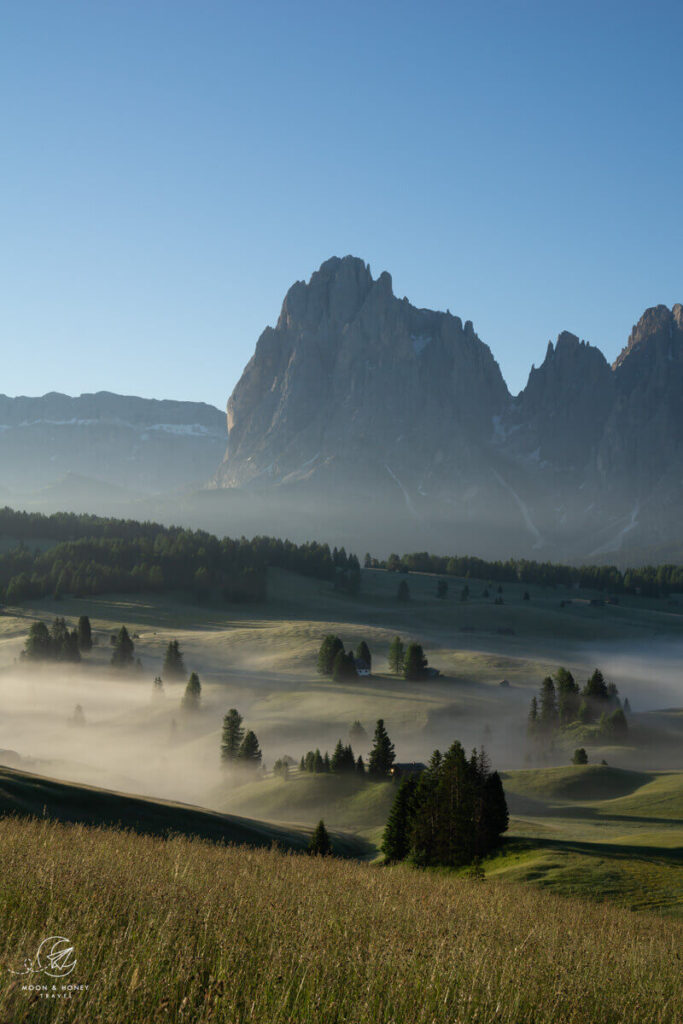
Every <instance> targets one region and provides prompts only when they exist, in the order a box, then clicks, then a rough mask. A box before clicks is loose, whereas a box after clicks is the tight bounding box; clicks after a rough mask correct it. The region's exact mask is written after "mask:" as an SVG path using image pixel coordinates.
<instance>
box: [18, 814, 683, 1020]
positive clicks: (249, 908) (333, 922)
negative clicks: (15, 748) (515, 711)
mask: <svg viewBox="0 0 683 1024" xmlns="http://www.w3.org/2000/svg"><path fill="white" fill-rule="evenodd" d="M0 852H1V856H2V863H3V869H4V870H3V872H2V874H1V875H0V907H1V908H2V910H1V913H2V929H1V931H0V956H1V961H2V964H3V965H4V966H5V968H6V969H5V970H3V971H2V974H1V975H0V978H1V984H2V988H1V989H0V1015H1V1016H0V1019H2V1020H3V1021H5V1020H6V1021H12V1022H13V1024H15V1022H19V1021H26V1022H30V1024H47V1022H48V1021H49V1022H72V1024H75V1022H76V1021H78V1022H85V1021H87V1022H91V1021H99V1022H100V1024H134V1022H140V1021H169V1020H173V1021H183V1020H187V1021H192V1022H193V1024H204V1022H209V1021H210V1022H212V1024H246V1022H253V1021H267V1022H268V1024H323V1022H324V1024H349V1022H352V1021H353V1022H355V1024H378V1022H381V1024H434V1022H435V1021H438V1022H439V1024H456V1022H457V1024H475V1022H476V1024H493V1022H495V1024H557V1022H558V1021H562V1022H563V1024H622V1022H625V1021H628V1022H633V1024H678V1022H679V1021H680V1020H681V1019H682V1018H683V988H682V987H681V985H680V971H681V961H680V955H681V952H680V951H681V949H683V925H682V924H681V923H678V922H673V921H664V920H662V919H660V918H658V917H656V916H654V915H640V914H633V913H629V912H626V911H623V910H620V909H617V908H614V907H610V906H598V905H591V904H587V903H583V902H579V901H575V900H570V899H559V898H556V897H554V896H552V895H549V894H546V893H542V892H536V891H533V890H530V889H524V890H521V889H520V888H519V887H518V886H516V885H501V884H499V883H497V882H495V881H484V882H478V881H474V880H470V879H466V878H460V877H454V876H452V875H451V876H447V875H440V874H435V873H429V872H419V871H414V870H410V869H407V868H403V867H397V868H392V869H385V868H378V867H376V866H372V865H364V864H358V863H354V862H351V861H339V860H330V859H328V858H308V857H305V856H297V855H292V854H290V855H285V854H282V853H279V852H277V851H272V850H247V849H245V848H244V847H240V848H227V849H226V848H224V847H220V846H215V845H211V844H209V843H206V842H202V841H200V840H194V841H193V840H188V839H183V838H174V839H170V840H162V839H158V838H154V837H149V836H139V835H136V834H134V833H131V832H121V831H115V830H105V829H97V828H88V827H85V826H80V825H63V824H56V823H52V822H49V821H45V820H42V821H41V820H18V819H14V820H12V819H7V818H5V819H3V820H0ZM46 935H64V936H66V937H67V938H68V939H69V941H70V942H71V943H72V944H73V946H74V949H75V955H76V957H77V964H76V967H75V970H74V971H73V973H72V974H71V975H70V976H69V978H68V979H67V980H68V981H69V982H70V983H71V984H73V985H82V986H87V988H85V989H82V990H81V991H76V992H74V993H73V995H72V998H70V999H66V998H57V999H55V998H49V996H50V992H49V991H48V994H47V995H48V998H44V994H42V993H41V992H29V991H26V990H25V989H24V987H23V986H25V985H26V984H27V980H26V978H27V976H19V975H17V976H15V975H12V974H11V973H10V972H9V970H7V968H11V969H12V970H21V969H22V964H23V962H24V960H25V958H26V957H29V958H30V957H32V956H34V954H35V951H36V949H37V947H38V945H39V943H40V942H41V941H42V939H43V938H45V936H46ZM39 977H40V976H36V975H33V976H31V980H32V982H33V983H36V982H38V983H39V984H40V983H41V982H40V981H39ZM46 980H47V981H48V982H49V979H46ZM50 984H51V983H50ZM60 985H61V983H60V982H57V986H58V988H59V986H60Z"/></svg>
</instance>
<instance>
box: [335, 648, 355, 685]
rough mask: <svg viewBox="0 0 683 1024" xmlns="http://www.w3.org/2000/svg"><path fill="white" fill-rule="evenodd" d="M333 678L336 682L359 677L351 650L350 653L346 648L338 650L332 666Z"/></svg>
mask: <svg viewBox="0 0 683 1024" xmlns="http://www.w3.org/2000/svg"><path fill="white" fill-rule="evenodd" d="M332 678H333V679H334V681H335V682H336V683H342V682H348V681H349V680H352V679H357V678H358V673H357V672H356V663H355V661H354V658H353V654H352V653H351V651H349V653H348V654H346V653H345V652H344V650H341V651H337V653H336V655H335V657H334V665H333V667H332Z"/></svg>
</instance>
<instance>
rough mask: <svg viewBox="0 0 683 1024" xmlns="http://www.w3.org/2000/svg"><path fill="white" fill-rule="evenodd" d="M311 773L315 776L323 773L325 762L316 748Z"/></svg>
mask: <svg viewBox="0 0 683 1024" xmlns="http://www.w3.org/2000/svg"><path fill="white" fill-rule="evenodd" d="M313 771H314V772H315V774H316V775H320V774H321V773H322V772H324V771H325V761H324V759H323V756H322V754H321V753H320V750H319V749H318V748H317V747H316V750H315V754H314V755H313Z"/></svg>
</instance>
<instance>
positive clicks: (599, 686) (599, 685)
mask: <svg viewBox="0 0 683 1024" xmlns="http://www.w3.org/2000/svg"><path fill="white" fill-rule="evenodd" d="M582 696H584V697H588V698H589V699H590V700H607V699H608V697H609V692H608V690H607V683H606V682H605V677H604V676H603V674H602V672H601V671H600V669H599V668H596V669H595V671H594V672H593V675H592V676H591V677H590V679H589V680H588V681H587V683H586V685H585V686H584V688H583V691H582Z"/></svg>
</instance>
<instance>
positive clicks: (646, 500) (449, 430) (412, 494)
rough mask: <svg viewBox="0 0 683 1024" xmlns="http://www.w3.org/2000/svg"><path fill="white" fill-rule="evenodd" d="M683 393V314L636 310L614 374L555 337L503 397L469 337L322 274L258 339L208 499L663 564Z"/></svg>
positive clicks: (454, 320)
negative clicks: (333, 511) (276, 500)
mask: <svg viewBox="0 0 683 1024" xmlns="http://www.w3.org/2000/svg"><path fill="white" fill-rule="evenodd" d="M682 393H683V307H682V306H681V305H680V304H675V305H674V306H673V308H672V309H668V307H666V306H655V307H652V308H650V309H648V310H646V311H645V312H644V314H643V316H642V317H641V318H640V320H639V321H638V322H637V323H636V324H635V325H634V327H633V329H632V331H631V334H630V336H629V340H628V343H627V345H626V346H625V348H624V349H623V350H622V352H621V353H620V355H619V356H618V358H617V359H616V360H615V361H614V363H613V364H611V365H610V363H609V362H608V361H607V359H606V358H605V356H604V354H603V353H602V352H601V350H600V349H599V348H597V347H596V346H594V345H592V344H590V343H588V342H585V341H582V340H580V339H579V338H578V337H577V336H576V335H574V334H572V333H571V332H569V331H562V332H561V333H560V334H559V335H558V338H557V340H556V342H555V343H554V344H553V343H552V342H550V343H549V345H548V348H547V351H546V355H545V358H544V361H543V363H542V364H541V365H540V366H539V367H533V366H532V368H531V370H530V373H529V378H528V381H527V384H526V386H525V387H524V388H523V389H522V391H521V392H520V393H519V394H518V395H516V396H513V395H511V394H510V392H509V389H508V387H507V384H506V383H505V381H504V379H503V376H502V373H501V371H500V367H499V365H498V363H497V361H496V360H495V358H494V356H493V354H492V352H491V350H490V348H489V347H488V346H487V345H486V344H485V343H484V342H483V341H482V340H481V339H480V338H479V337H478V335H477V334H476V332H475V330H474V327H473V325H472V322H471V321H469V320H465V321H464V322H463V320H461V318H460V317H457V316H454V315H452V314H451V313H450V312H446V313H442V312H437V311H434V310H428V309H419V308H417V307H415V306H413V305H411V303H410V302H409V301H408V300H407V299H406V298H403V299H398V298H397V297H396V296H394V294H393V290H392V282H391V277H390V275H389V274H388V273H387V272H386V271H385V272H383V273H382V274H380V275H379V277H377V278H376V279H373V277H372V274H371V272H370V268H369V266H368V265H367V264H366V263H364V261H363V260H361V259H359V258H358V257H353V256H346V257H343V258H339V257H333V258H331V259H330V260H326V261H325V262H324V263H323V264H322V265H321V267H320V268H319V270H317V271H315V272H314V273H313V274H312V275H311V278H310V279H309V281H308V282H303V281H297V282H295V284H294V285H292V287H291V288H290V289H289V290H288V292H287V294H286V296H285V299H284V302H283V305H282V309H281V312H280V315H279V317H278V320H277V323H276V326H275V327H266V329H265V330H264V331H263V333H262V334H261V336H260V338H259V340H258V342H257V345H256V349H255V352H254V355H253V356H252V358H251V360H250V361H249V362H248V363H247V366H246V367H245V370H244V373H243V374H242V377H241V378H240V380H239V381H238V383H237V385H236V386H235V388H234V390H233V392H232V394H231V396H230V398H229V400H228V406H227V424H228V444H227V449H226V453H225V457H224V460H223V463H222V465H221V467H220V468H219V470H218V472H217V473H216V475H215V477H214V479H213V486H215V487H219V488H235V487H237V488H247V489H254V488H270V487H274V486H275V487H278V488H280V489H282V488H283V487H284V488H289V489H291V488H293V487H298V488H299V490H301V491H302V493H303V490H304V489H305V491H306V494H307V497H308V499H309V500H310V499H312V498H315V496H316V491H317V492H318V494H325V495H326V496H329V494H330V493H332V492H334V491H336V492H338V493H340V494H344V493H354V494H355V495H357V496H360V497H362V496H363V495H365V497H366V498H368V499H369V498H370V497H371V496H372V498H373V500H375V501H376V504H377V509H376V514H378V515H381V514H382V512H381V511H380V508H381V505H382V501H384V503H385V504H386V505H387V506H391V505H396V504H399V505H401V504H402V505H403V506H404V511H405V512H406V514H408V515H411V516H413V517H414V518H416V519H422V520H423V521H424V522H426V523H432V524H433V525H434V526H435V528H436V532H437V535H438V536H439V537H441V536H442V535H443V531H444V529H445V532H446V534H448V533H449V532H450V534H452V535H454V536H457V535H458V534H460V535H463V534H464V536H465V537H467V538H468V541H469V538H473V539H474V538H476V537H477V536H479V537H480V538H481V543H480V544H479V545H478V550H490V549H491V545H492V544H494V547H496V548H497V547H498V546H499V545H498V541H500V540H501V539H502V538H503V537H504V538H505V543H510V544H512V546H513V547H512V548H511V550H515V551H516V552H517V553H520V552H521V551H529V552H538V551H541V550H544V549H545V550H546V551H548V553H551V552H552V553H553V556H556V555H559V554H561V555H563V556H565V557H566V556H569V557H580V556H581V555H587V554H589V553H590V551H597V550H599V549H600V550H601V549H604V548H609V547H610V544H612V543H614V544H616V545H617V548H618V547H619V546H620V545H621V544H622V543H623V541H624V540H626V539H628V540H629V542H630V541H631V540H635V539H636V538H639V542H642V541H643V540H644V539H645V537H646V535H647V540H648V542H651V543H655V544H658V545H660V546H661V545H666V544H667V543H669V541H670V540H671V541H674V540H676V536H675V532H676V523H675V522H674V521H673V518H672V515H671V513H670V511H669V512H667V511H666V509H669V510H670V509H672V508H674V507H675V505H676V503H677V501H678V500H679V499H680V498H683V493H682V489H683V474H682V473H681V468H682V467H681V454H680V453H681V451H683V449H682V448H681V447H680V443H679V442H681V441H683V415H682V414H681V413H680V411H679V406H680V404H681V403H680V396H681V394H682ZM316 485H317V487H316ZM653 499H654V500H653ZM658 505H659V507H657V506H658ZM394 512H395V509H394V510H392V515H393V514H394ZM631 535H632V536H631ZM494 542H495V543H494ZM460 550H463V547H462V545H460Z"/></svg>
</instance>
